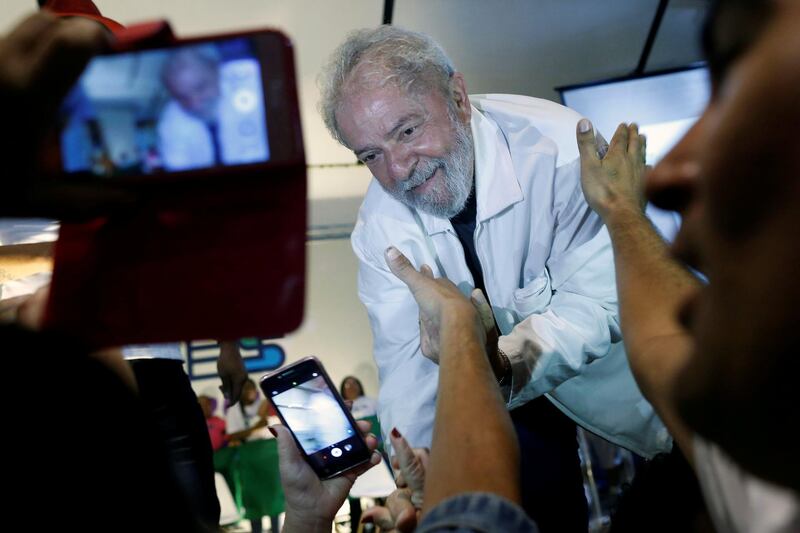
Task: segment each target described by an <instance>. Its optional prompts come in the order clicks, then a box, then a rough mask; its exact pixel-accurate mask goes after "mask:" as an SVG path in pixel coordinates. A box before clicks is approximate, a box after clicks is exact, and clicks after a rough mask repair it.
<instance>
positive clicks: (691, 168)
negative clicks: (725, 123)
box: [645, 119, 702, 213]
mask: <svg viewBox="0 0 800 533" xmlns="http://www.w3.org/2000/svg"><path fill="white" fill-rule="evenodd" d="M701 121H702V119H701ZM701 121H698V122H697V123H695V125H694V126H693V127H692V128H691V129H690V130H689V131H688V132H687V133H686V135H684V136H683V138H682V139H681V140H680V141H678V144H676V145H675V147H674V148H673V149H672V150H670V151H669V153H668V154H667V155H666V156H664V158H663V159H662V160H661V161H660V162H659V163H658V165H656V166H655V168H653V169H652V170H651V171H650V172H649V173H648V174H647V178H646V180H645V192H646V194H647V197H648V199H649V200H650V201H651V202H652V203H653V204H655V205H657V206H658V207H660V208H662V209H669V210H670V211H677V212H679V213H685V212H686V210H687V209H689V206H690V204H691V203H692V200H693V199H694V196H695V194H696V189H697V184H698V180H699V178H700V165H699V158H698V157H697V154H698V153H699V150H701V149H702V147H701V140H702V139H701V130H702V124H701Z"/></svg>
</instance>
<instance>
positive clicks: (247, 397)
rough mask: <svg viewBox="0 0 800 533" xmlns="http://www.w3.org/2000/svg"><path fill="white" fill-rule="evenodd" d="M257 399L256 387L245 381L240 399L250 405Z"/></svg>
mask: <svg viewBox="0 0 800 533" xmlns="http://www.w3.org/2000/svg"><path fill="white" fill-rule="evenodd" d="M257 399H258V389H257V388H256V386H255V384H253V383H251V382H249V381H248V382H246V383H245V384H244V386H243V387H242V398H241V401H242V403H243V404H245V405H252V404H253V403H254V402H255V401H256V400H257Z"/></svg>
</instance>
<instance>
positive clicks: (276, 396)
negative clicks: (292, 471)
mask: <svg viewBox="0 0 800 533" xmlns="http://www.w3.org/2000/svg"><path fill="white" fill-rule="evenodd" d="M259 383H260V385H261V390H262V391H263V392H264V395H265V396H266V397H267V398H269V400H270V401H271V402H272V405H273V406H274V407H275V410H276V411H277V412H278V416H279V417H280V419H281V421H282V422H283V424H284V425H285V426H286V427H288V428H289V430H290V431H291V432H292V435H293V436H294V439H295V442H296V443H297V447H298V449H300V451H301V452H302V453H303V455H304V456H305V458H306V461H308V464H309V465H311V468H312V469H313V470H314V471H315V472H316V473H317V475H318V476H319V477H320V478H322V479H328V478H332V477H334V476H336V475H338V474H341V473H342V472H345V471H346V470H349V469H351V468H353V467H354V466H357V465H360V464H363V463H365V462H367V461H369V459H370V457H371V455H372V452H370V450H369V448H368V447H367V444H366V442H364V439H363V438H362V437H361V433H360V432H359V431H358V427H357V426H356V422H355V420H353V417H352V416H351V415H350V411H349V410H348V409H347V407H346V406H345V405H344V401H343V400H342V398H341V396H339V393H338V392H336V387H334V386H333V384H332V383H331V379H330V378H329V377H328V374H327V373H326V372H325V369H324V368H323V367H322V363H320V362H319V360H318V359H317V358H316V357H306V358H304V359H301V360H299V361H297V362H295V363H292V364H291V365H288V366H286V367H284V368H281V369H279V370H276V371H275V372H272V373H270V374H267V375H265V376H264V377H262V378H261V379H260V380H259Z"/></svg>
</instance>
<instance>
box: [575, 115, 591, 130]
mask: <svg viewBox="0 0 800 533" xmlns="http://www.w3.org/2000/svg"><path fill="white" fill-rule="evenodd" d="M591 129H592V123H591V122H589V121H588V120H587V119H585V118H582V119H581V121H580V122H578V131H579V132H581V133H586V132H588V131H590V130H591Z"/></svg>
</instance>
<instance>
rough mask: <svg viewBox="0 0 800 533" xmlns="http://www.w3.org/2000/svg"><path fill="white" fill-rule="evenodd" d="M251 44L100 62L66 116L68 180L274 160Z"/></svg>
mask: <svg viewBox="0 0 800 533" xmlns="http://www.w3.org/2000/svg"><path fill="white" fill-rule="evenodd" d="M257 50H258V46H257V43H256V42H254V40H253V38H252V37H237V38H230V39H222V40H217V41H209V42H200V43H193V44H186V45H182V46H178V47H172V48H163V49H154V50H143V51H136V52H126V53H119V54H111V55H103V56H98V57H96V58H94V59H93V60H92V61H91V62H90V63H89V66H88V67H87V69H86V71H85V72H84V73H83V75H82V76H81V78H80V80H79V81H78V83H77V84H76V85H75V87H74V88H73V89H72V91H71V92H70V93H69V95H68V97H67V99H66V100H65V102H64V104H63V106H62V109H61V134H60V141H61V154H60V155H61V161H62V170H63V171H64V172H66V173H88V174H92V175H95V176H101V177H108V178H113V177H119V176H141V175H150V174H163V173H171V172H181V171H190V170H203V169H213V168H220V167H230V166H237V165H247V164H255V163H265V162H267V161H269V160H270V146H269V138H268V134H267V118H266V117H267V114H266V113H265V101H264V93H265V91H264V81H263V80H264V76H265V75H267V74H268V73H267V72H265V70H267V69H265V68H264V66H263V65H262V61H261V60H260V59H259V57H258V53H257Z"/></svg>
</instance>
